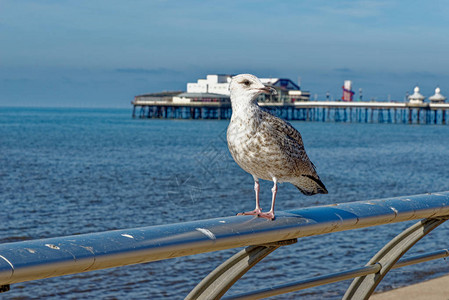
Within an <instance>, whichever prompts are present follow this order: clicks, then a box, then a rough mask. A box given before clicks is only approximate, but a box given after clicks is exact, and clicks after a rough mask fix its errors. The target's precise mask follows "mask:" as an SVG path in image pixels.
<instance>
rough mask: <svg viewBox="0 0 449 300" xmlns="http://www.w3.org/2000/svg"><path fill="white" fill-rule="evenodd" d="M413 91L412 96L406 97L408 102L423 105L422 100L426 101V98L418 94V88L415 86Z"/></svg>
mask: <svg viewBox="0 0 449 300" xmlns="http://www.w3.org/2000/svg"><path fill="white" fill-rule="evenodd" d="M413 91H414V93H413V95H410V96H408V100H409V102H410V103H416V104H419V103H423V102H424V99H426V97H424V96H423V95H422V94H420V92H419V87H418V86H415V89H414V90H413Z"/></svg>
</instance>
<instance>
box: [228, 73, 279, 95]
mask: <svg viewBox="0 0 449 300" xmlns="http://www.w3.org/2000/svg"><path fill="white" fill-rule="evenodd" d="M229 91H230V92H231V100H234V101H235V100H236V99H242V100H243V101H244V99H246V101H253V100H255V99H256V97H257V96H258V95H260V94H261V93H265V94H274V95H276V90H275V89H274V88H272V87H268V86H265V85H263V83H262V82H261V81H260V80H259V78H257V77H256V76H254V75H251V74H240V75H237V76H234V77H232V80H231V83H230V84H229Z"/></svg>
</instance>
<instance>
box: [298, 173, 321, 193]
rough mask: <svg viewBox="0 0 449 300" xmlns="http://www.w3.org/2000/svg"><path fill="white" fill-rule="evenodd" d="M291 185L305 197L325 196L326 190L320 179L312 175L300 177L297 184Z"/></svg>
mask: <svg viewBox="0 0 449 300" xmlns="http://www.w3.org/2000/svg"><path fill="white" fill-rule="evenodd" d="M293 185H294V186H296V188H297V189H298V190H300V192H301V193H303V194H304V195H306V196H312V195H315V194H327V189H326V187H325V186H324V183H323V182H322V181H321V179H320V178H319V177H314V176H312V175H302V176H301V178H300V179H299V182H295V183H294V184H293Z"/></svg>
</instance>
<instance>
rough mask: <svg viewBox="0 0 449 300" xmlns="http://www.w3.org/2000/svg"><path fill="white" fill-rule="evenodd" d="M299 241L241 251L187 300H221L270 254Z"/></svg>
mask: <svg viewBox="0 0 449 300" xmlns="http://www.w3.org/2000/svg"><path fill="white" fill-rule="evenodd" d="M297 241H298V240H297V239H291V240H284V241H278V242H274V243H269V244H264V245H257V246H249V247H247V248H245V249H243V250H241V251H240V252H238V253H236V254H235V255H233V256H232V257H231V258H229V259H228V260H226V261H225V262H224V263H222V264H221V265H219V266H218V267H217V268H216V269H215V270H213V271H212V272H211V273H209V275H207V276H206V277H205V278H204V279H203V280H202V281H201V282H200V283H199V284H198V285H197V286H196V287H195V288H194V289H193V290H192V291H191V292H190V293H189V294H188V295H187V297H186V298H185V299H200V300H201V299H208V300H209V299H220V298H221V297H222V296H223V295H224V294H225V293H226V292H227V291H228V290H229V289H230V288H231V287H232V285H233V284H234V283H235V282H236V281H237V280H239V279H240V278H241V277H242V276H243V275H244V274H245V273H246V272H248V271H249V270H250V269H251V268H252V267H254V266H255V265H256V264H257V263H258V262H260V261H261V260H262V259H263V258H265V257H266V256H267V255H268V254H270V253H271V252H273V251H274V250H276V249H278V248H279V247H281V246H287V245H291V244H294V243H296V242H297Z"/></svg>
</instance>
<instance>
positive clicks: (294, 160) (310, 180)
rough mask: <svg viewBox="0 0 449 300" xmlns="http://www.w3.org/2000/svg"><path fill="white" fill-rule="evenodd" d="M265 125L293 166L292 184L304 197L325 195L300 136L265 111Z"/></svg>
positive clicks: (322, 185) (323, 187)
mask: <svg viewBox="0 0 449 300" xmlns="http://www.w3.org/2000/svg"><path fill="white" fill-rule="evenodd" d="M263 119H264V121H265V122H264V123H265V124H269V125H268V126H269V128H267V130H268V131H269V132H270V134H271V135H273V136H274V139H273V140H275V141H276V142H277V143H278V146H279V147H280V149H282V152H284V154H285V157H286V158H287V162H288V163H289V164H292V165H294V166H295V170H296V171H295V172H294V173H295V175H296V176H297V177H296V179H295V180H294V182H291V183H292V184H294V185H295V186H296V187H297V188H298V189H299V190H300V191H301V192H302V193H304V194H305V195H313V194H316V193H327V190H326V187H325V186H324V184H323V183H322V182H321V180H320V177H319V176H318V174H317V172H316V169H315V165H314V164H313V163H312V162H311V161H310V159H309V157H308V156H307V153H306V150H305V148H304V143H303V141H302V137H301V134H300V133H299V131H298V130H296V129H295V128H294V127H293V126H292V125H291V124H290V123H288V122H286V121H284V120H282V119H279V118H278V117H276V116H273V115H272V114H270V113H269V112H267V111H263Z"/></svg>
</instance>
